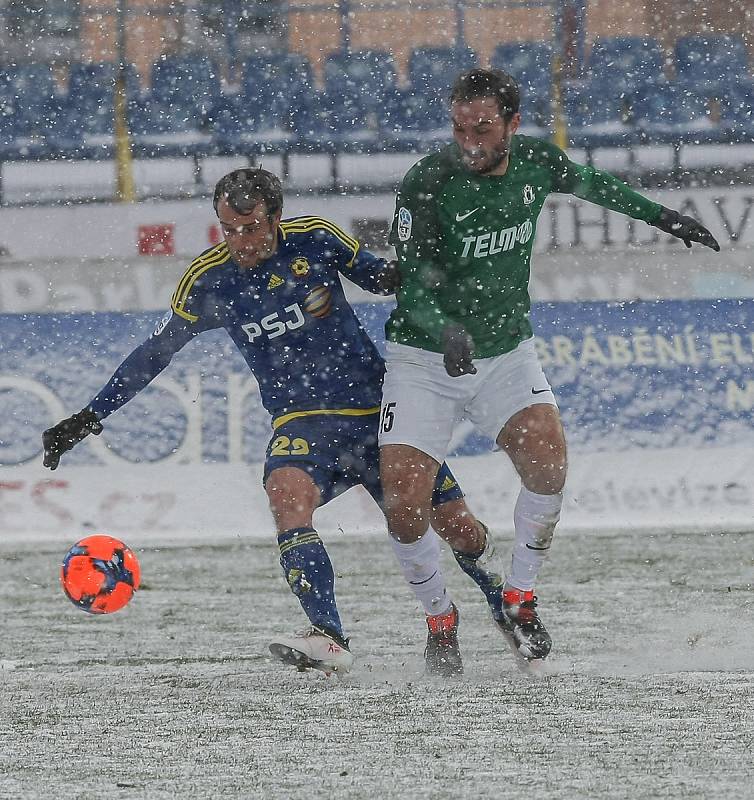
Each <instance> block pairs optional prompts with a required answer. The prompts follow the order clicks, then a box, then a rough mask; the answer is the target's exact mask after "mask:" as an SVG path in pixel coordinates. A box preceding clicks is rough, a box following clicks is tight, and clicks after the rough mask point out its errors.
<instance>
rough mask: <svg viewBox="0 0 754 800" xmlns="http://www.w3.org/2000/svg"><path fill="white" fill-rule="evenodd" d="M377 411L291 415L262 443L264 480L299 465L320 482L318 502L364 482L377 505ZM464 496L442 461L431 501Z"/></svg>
mask: <svg viewBox="0 0 754 800" xmlns="http://www.w3.org/2000/svg"><path fill="white" fill-rule="evenodd" d="M379 419H380V412H379V409H377V410H376V411H375V412H374V413H373V414H366V415H362V416H347V415H340V414H312V415H309V416H301V417H295V418H294V419H292V420H290V421H288V422H286V423H284V424H283V425H281V426H280V427H278V428H277V429H276V430H275V433H274V434H273V436H272V439H270V443H269V444H268V445H267V456H266V458H265V462H264V482H265V483H266V482H267V477H268V476H269V474H270V473H271V472H272V470H274V469H277V468H278V467H298V468H299V469H302V470H304V472H306V473H307V474H309V475H310V476H311V477H312V479H313V480H314V482H315V483H316V484H317V486H318V487H319V490H320V493H321V501H320V505H325V503H329V502H330V500H332V499H333V498H334V497H337V496H338V495H339V494H342V493H343V492H345V491H346V490H347V489H350V488H351V487H352V486H358V485H361V486H363V487H364V488H365V489H366V490H367V491H368V492H369V494H371V495H372V497H373V498H374V499H375V502H376V503H377V504H378V505H379V506H380V508H381V507H382V486H381V485H380V451H379V447H378V444H377V429H378V423H379ZM461 497H463V491H462V490H461V487H460V486H459V485H458V483H457V482H456V479H455V478H454V477H453V473H452V472H451V471H450V468H449V467H448V465H447V464H445V463H443V464H442V465H441V466H440V470H439V472H438V473H437V479H436V480H435V488H434V491H433V493H432V505H433V506H439V505H441V504H442V503H447V502H449V501H450V500H458V499H459V498H461Z"/></svg>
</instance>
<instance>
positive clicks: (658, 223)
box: [652, 206, 720, 253]
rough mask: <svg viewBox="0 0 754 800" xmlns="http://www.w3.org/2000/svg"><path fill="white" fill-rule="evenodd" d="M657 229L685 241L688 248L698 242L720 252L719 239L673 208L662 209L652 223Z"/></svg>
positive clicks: (691, 218) (698, 223)
mask: <svg viewBox="0 0 754 800" xmlns="http://www.w3.org/2000/svg"><path fill="white" fill-rule="evenodd" d="M652 225H654V226H655V228H659V229H660V230H661V231H665V233H669V234H670V235H671V236H677V237H678V238H679V239H682V240H683V243H684V244H685V245H686V247H691V243H692V242H698V243H699V244H703V245H704V246H705V247H711V248H712V249H713V250H714V251H715V252H717V253H719V252H720V245H719V244H718V243H717V239H715V237H714V236H713V235H712V234H711V233H710V232H709V231H708V230H707V229H706V228H705V227H704V225H702V224H701V223H700V222H697V221H696V220H695V219H694V218H693V217H686V216H681V215H680V214H679V213H678V212H677V211H673V209H672V208H665V207H664V206H663V207H662V210H661V211H660V216H659V217H657V219H656V220H655V221H654V222H653V223H652Z"/></svg>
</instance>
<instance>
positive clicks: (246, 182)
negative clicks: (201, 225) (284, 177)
mask: <svg viewBox="0 0 754 800" xmlns="http://www.w3.org/2000/svg"><path fill="white" fill-rule="evenodd" d="M221 198H222V199H224V200H225V202H226V203H227V204H228V205H229V206H230V207H231V208H232V209H233V210H234V211H235V212H236V214H241V215H245V214H251V212H252V211H253V210H254V209H255V208H256V207H257V206H258V205H259V204H260V203H264V204H265V206H266V207H267V213H268V214H269V216H270V218H272V217H274V216H275V214H277V213H278V212H279V211H282V209H283V187H282V185H281V183H280V179H279V178H278V177H277V175H273V174H272V173H271V172H268V171H267V170H266V169H260V168H258V167H257V168H249V169H234V170H233V172H229V173H228V174H227V175H224V176H223V177H222V178H220V180H219V181H218V182H217V185H216V186H215V196H214V198H213V200H212V205H213V206H214V207H215V213H217V205H218V203H219V202H220V199H221Z"/></svg>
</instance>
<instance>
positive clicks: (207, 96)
mask: <svg viewBox="0 0 754 800" xmlns="http://www.w3.org/2000/svg"><path fill="white" fill-rule="evenodd" d="M149 96H150V98H151V100H152V101H153V102H156V103H157V104H159V105H160V106H162V107H164V108H169V107H171V106H172V107H175V108H176V110H180V111H181V112H186V113H192V112H194V113H196V114H197V115H201V114H203V113H206V112H207V111H209V109H211V108H212V107H213V106H214V105H215V104H216V103H217V102H218V101H219V100H220V99H221V96H222V92H221V86H220V73H219V70H218V67H217V65H216V64H215V63H214V62H213V61H212V60H211V59H210V58H208V57H206V56H203V55H185V56H169V55H166V56H163V57H162V58H161V59H160V60H159V61H156V62H155V63H154V64H153V65H152V69H151V81H150V93H149Z"/></svg>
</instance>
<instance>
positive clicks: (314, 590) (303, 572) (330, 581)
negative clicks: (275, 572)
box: [278, 528, 345, 642]
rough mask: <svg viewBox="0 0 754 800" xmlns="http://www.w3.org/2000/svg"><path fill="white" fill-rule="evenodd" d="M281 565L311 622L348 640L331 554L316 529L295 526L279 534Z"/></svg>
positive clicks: (326, 631)
mask: <svg viewBox="0 0 754 800" xmlns="http://www.w3.org/2000/svg"><path fill="white" fill-rule="evenodd" d="M278 546H279V547H280V566H281V567H282V568H283V575H285V579H286V581H287V582H288V586H289V587H290V589H291V591H292V592H293V594H295V595H296V597H297V598H298V601H299V603H301V607H302V608H303V609H304V613H305V614H306V616H307V617H308V618H309V621H310V622H311V624H312V625H313V626H314V627H315V628H318V629H319V630H321V631H324V632H325V633H327V634H328V635H331V636H333V638H335V639H336V641H340V642H345V639H344V636H343V628H342V626H341V622H340V616H339V615H338V609H337V607H336V604H335V574H334V572H333V567H332V563H331V562H330V557H329V556H328V555H327V550H326V549H325V546H324V544H323V543H322V540H321V539H320V538H319V535H318V534H317V532H316V531H315V530H314V528H293V529H291V530H288V531H284V532H283V533H280V534H278Z"/></svg>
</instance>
